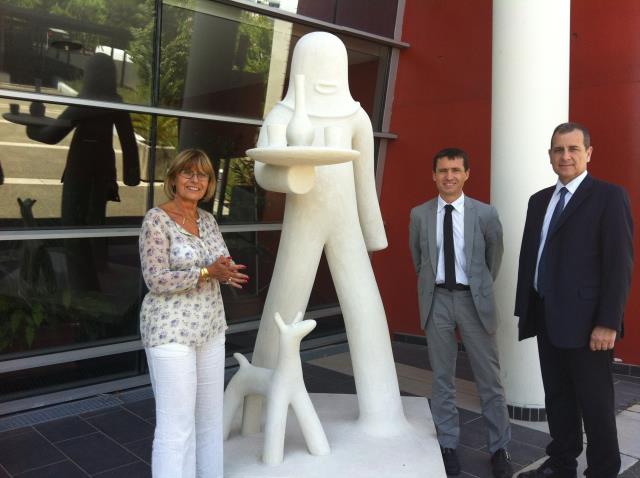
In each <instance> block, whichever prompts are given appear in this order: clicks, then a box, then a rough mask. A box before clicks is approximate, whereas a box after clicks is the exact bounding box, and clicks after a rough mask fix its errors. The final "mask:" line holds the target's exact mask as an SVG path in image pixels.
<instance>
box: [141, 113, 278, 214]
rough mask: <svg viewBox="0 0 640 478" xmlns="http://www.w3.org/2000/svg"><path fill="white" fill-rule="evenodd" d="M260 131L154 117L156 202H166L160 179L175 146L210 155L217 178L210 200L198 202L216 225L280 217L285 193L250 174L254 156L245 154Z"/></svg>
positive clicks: (172, 155)
mask: <svg viewBox="0 0 640 478" xmlns="http://www.w3.org/2000/svg"><path fill="white" fill-rule="evenodd" d="M133 116H134V118H136V115H133ZM258 131H259V128H258V127H256V126H247V125H238V124H233V123H221V122H217V121H203V120H194V119H176V118H167V117H162V116H161V117H158V120H157V144H158V146H157V147H156V150H155V152H156V162H155V175H154V178H155V181H156V182H155V183H154V188H153V189H154V191H155V194H154V200H153V203H154V205H159V204H162V203H163V202H166V201H167V197H166V195H165V194H164V190H163V188H162V184H159V182H160V181H162V180H163V179H164V176H165V174H166V171H167V167H168V166H169V163H170V162H171V161H172V160H173V158H174V157H175V155H176V151H182V150H184V149H187V148H198V149H202V150H203V151H204V152H206V153H207V155H208V156H209V158H210V159H211V162H212V163H213V167H214V170H215V171H216V176H217V180H218V182H217V189H216V194H215V195H214V197H213V200H212V201H210V202H208V203H203V204H201V205H200V207H202V208H203V209H205V210H207V211H209V212H212V213H213V214H214V215H215V216H216V220H217V221H218V223H219V224H250V223H257V222H279V221H281V220H282V215H283V211H284V198H285V196H284V195H283V194H280V193H274V192H271V191H265V190H264V189H262V188H261V187H260V186H258V184H257V183H256V180H255V177H254V175H253V164H254V163H253V160H251V159H249V158H248V157H246V156H245V152H246V150H247V149H250V148H253V147H255V144H256V141H257V137H258ZM142 141H143V143H146V140H144V139H143V140H142ZM148 153H149V151H148V148H147V151H146V153H145V155H143V162H142V170H143V175H144V181H149V174H148V172H147V167H148V165H147V161H148V160H147V159H146V158H148V157H149V154H148Z"/></svg>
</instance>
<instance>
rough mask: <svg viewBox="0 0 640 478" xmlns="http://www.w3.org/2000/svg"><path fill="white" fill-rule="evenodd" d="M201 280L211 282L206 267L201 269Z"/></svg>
mask: <svg viewBox="0 0 640 478" xmlns="http://www.w3.org/2000/svg"><path fill="white" fill-rule="evenodd" d="M200 279H202V280H204V281H209V269H207V268H206V267H203V268H202V269H200Z"/></svg>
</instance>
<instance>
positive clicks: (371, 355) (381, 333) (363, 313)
mask: <svg viewBox="0 0 640 478" xmlns="http://www.w3.org/2000/svg"><path fill="white" fill-rule="evenodd" d="M336 229H338V227H336ZM349 229H352V230H351V231H350V230H349ZM336 232H337V234H333V235H331V236H330V237H329V239H328V240H327V245H326V247H325V254H326V255H327V261H328V262H329V268H330V269H331V276H332V277H333V282H334V284H335V287H336V292H337V293H338V299H339V300H340V307H341V309H342V316H343V317H344V324H345V329H346V331H347V338H348V340H349V350H350V353H351V361H352V364H353V374H354V378H355V383H356V390H357V393H358V405H359V409H360V418H359V420H360V423H361V425H362V426H363V427H364V428H365V429H366V430H367V432H368V433H372V434H377V435H392V434H396V433H400V432H402V430H404V429H405V427H406V426H407V423H406V420H405V418H404V411H403V409H402V402H401V400H400V389H399V387H398V377H397V375H396V369H395V363H394V360H393V353H392V351H391V340H390V337H389V329H388V326H387V319H386V316H385V313H384V307H383V305H382V299H381V298H380V292H379V291H378V285H377V284H376V279H375V276H374V274H373V269H372V267H371V262H370V260H369V255H368V254H367V250H366V246H365V244H364V239H363V238H362V234H361V232H360V229H359V227H358V224H357V221H356V223H355V224H348V223H346V221H345V222H344V223H342V224H341V225H340V227H339V230H338V231H336Z"/></svg>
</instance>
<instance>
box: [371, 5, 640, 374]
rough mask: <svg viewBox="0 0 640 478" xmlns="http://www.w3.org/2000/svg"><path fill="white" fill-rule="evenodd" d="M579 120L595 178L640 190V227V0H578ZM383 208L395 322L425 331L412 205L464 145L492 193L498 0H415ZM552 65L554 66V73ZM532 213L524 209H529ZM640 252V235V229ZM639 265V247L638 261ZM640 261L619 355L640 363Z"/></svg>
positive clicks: (575, 92)
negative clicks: (494, 9)
mask: <svg viewBox="0 0 640 478" xmlns="http://www.w3.org/2000/svg"><path fill="white" fill-rule="evenodd" d="M571 8H572V12H571V83H570V114H569V115H570V119H571V120H573V121H579V122H581V123H584V124H585V125H586V126H587V127H588V128H589V129H590V130H591V134H592V142H593V145H594V154H593V160H592V162H591V163H590V165H589V171H590V172H591V173H592V174H593V175H594V176H596V177H598V178H601V179H604V180H607V181H611V182H615V183H618V184H621V185H623V186H624V187H625V188H626V189H627V191H628V192H629V195H630V198H631V202H632V207H633V215H634V220H635V222H636V229H638V228H640V42H638V40H637V32H638V31H640V2H638V1H637V0H617V1H616V2H603V1H601V0H574V1H573V2H572V5H571ZM402 39H403V40H404V41H406V42H408V43H409V44H410V45H411V47H410V48H409V49H407V50H404V51H403V52H402V53H401V56H400V63H399V67H398V76H397V81H396V91H395V101H394V105H393V116H392V124H391V131H393V132H395V133H397V134H398V136H399V137H398V139H397V140H395V141H392V142H390V144H389V147H388V150H387V157H386V161H385V169H384V182H383V185H382V195H381V207H382V214H383V217H384V220H385V225H386V229H387V235H388V238H389V248H388V249H386V250H385V251H381V252H378V253H376V254H374V256H373V264H374V268H375V271H376V276H377V278H378V283H379V286H380V291H381V293H382V297H383V300H384V304H385V308H386V311H387V316H388V318H389V324H390V328H391V330H392V332H400V333H411V334H422V330H421V329H420V327H419V323H418V306H417V293H416V284H415V273H414V271H413V267H412V265H411V257H410V254H409V248H408V224H409V211H410V209H411V208H412V207H413V206H415V205H417V204H419V203H421V202H423V201H426V200H427V199H429V198H431V197H433V196H435V194H436V190H435V187H434V185H433V181H432V179H431V158H432V156H433V154H434V153H435V152H436V151H437V150H439V149H441V148H443V147H446V146H459V147H462V148H463V149H465V150H467V152H468V153H469V155H470V158H471V179H470V180H469V182H467V184H466V185H465V193H467V194H468V195H470V196H473V197H476V198H478V199H480V200H483V201H488V200H489V183H490V155H491V151H490V149H491V144H490V141H491V0H407V3H406V11H405V16H404V28H403V37H402ZM550 74H553V72H551V73H550ZM523 213H524V212H523ZM635 250H636V256H640V234H638V233H636V235H635ZM636 263H637V264H640V257H638V258H637V260H636ZM638 284H640V266H636V267H635V270H634V276H633V282H632V289H631V297H630V300H629V303H628V306H627V311H626V321H625V325H626V327H625V331H626V335H625V339H624V340H623V341H621V342H620V343H619V344H618V345H617V346H616V356H617V357H619V358H621V359H623V361H624V362H626V363H632V364H640V320H639V316H640V296H638V294H637V292H636V293H635V294H634V291H636V290H637V288H638Z"/></svg>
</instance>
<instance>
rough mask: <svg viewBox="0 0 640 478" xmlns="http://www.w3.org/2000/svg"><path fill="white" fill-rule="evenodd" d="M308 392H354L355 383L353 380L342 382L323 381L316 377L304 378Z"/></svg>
mask: <svg viewBox="0 0 640 478" xmlns="http://www.w3.org/2000/svg"><path fill="white" fill-rule="evenodd" d="M305 385H306V386H307V391H308V392H309V393H351V394H354V393H356V384H355V382H354V381H353V380H351V381H343V382H328V383H327V382H325V381H322V380H317V379H309V380H308V381H307V380H305Z"/></svg>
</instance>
